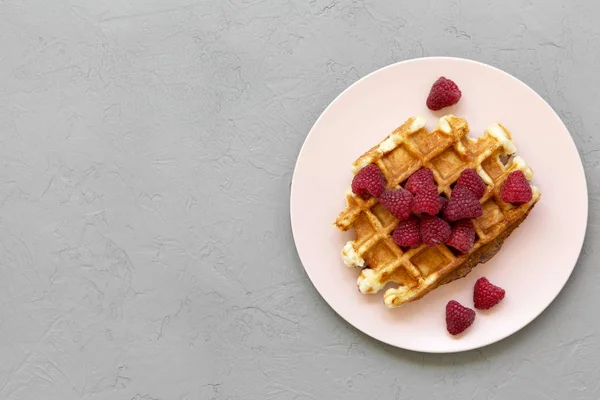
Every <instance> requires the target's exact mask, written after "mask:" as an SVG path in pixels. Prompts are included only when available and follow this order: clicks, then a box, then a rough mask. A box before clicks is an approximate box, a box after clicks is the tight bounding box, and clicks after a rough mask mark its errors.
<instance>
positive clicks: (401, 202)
mask: <svg viewBox="0 0 600 400" xmlns="http://www.w3.org/2000/svg"><path fill="white" fill-rule="evenodd" d="M379 202H380V203H381V205H382V206H383V207H384V208H385V209H386V210H388V211H389V212H390V213H391V214H392V215H393V216H394V217H396V218H398V219H399V220H401V221H402V220H405V219H406V218H408V217H409V216H410V212H411V209H412V204H413V197H412V194H410V192H409V191H408V190H406V189H402V188H400V189H397V190H384V192H383V193H382V194H381V197H380V198H379Z"/></svg>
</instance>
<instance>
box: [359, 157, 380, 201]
mask: <svg viewBox="0 0 600 400" xmlns="http://www.w3.org/2000/svg"><path fill="white" fill-rule="evenodd" d="M385 183H386V182H385V177H384V176H383V174H382V173H381V170H380V169H379V167H378V166H377V165H375V164H369V165H367V166H366V167H364V168H363V169H361V170H360V171H358V173H357V174H356V175H354V178H353V179H352V191H353V192H354V193H355V194H357V195H359V196H361V197H363V198H365V197H368V195H371V196H374V197H379V196H381V193H383V190H384V189H385Z"/></svg>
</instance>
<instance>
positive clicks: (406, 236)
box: [392, 215, 421, 247]
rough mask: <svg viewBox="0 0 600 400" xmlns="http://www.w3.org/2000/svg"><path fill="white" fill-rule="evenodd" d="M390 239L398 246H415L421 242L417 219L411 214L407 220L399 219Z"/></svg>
mask: <svg viewBox="0 0 600 400" xmlns="http://www.w3.org/2000/svg"><path fill="white" fill-rule="evenodd" d="M392 239H394V242H396V244H397V245H398V246H402V247H417V246H418V245H420V244H421V232H420V231H419V219H418V218H417V217H415V216H414V215H411V216H410V217H409V218H408V219H407V220H405V221H400V223H399V224H398V226H397V227H396V229H394V231H393V232H392Z"/></svg>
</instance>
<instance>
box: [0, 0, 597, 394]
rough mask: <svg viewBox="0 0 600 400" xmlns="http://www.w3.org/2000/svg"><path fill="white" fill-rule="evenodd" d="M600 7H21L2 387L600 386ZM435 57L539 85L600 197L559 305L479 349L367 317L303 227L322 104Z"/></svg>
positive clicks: (8, 176) (12, 7)
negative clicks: (434, 349)
mask: <svg viewBox="0 0 600 400" xmlns="http://www.w3.org/2000/svg"><path fill="white" fill-rule="evenodd" d="M401 3H403V4H401ZM599 18H600V4H598V2H597V1H595V0H587V1H568V0H563V1H545V0H536V1H533V0H530V1H517V0H511V1H508V0H504V1H498V2H496V1H492V0H487V1H482V0H468V1H467V0H463V1H460V0H455V1H443V0H437V1H410V2H409V1H402V2H401V1H398V0H380V1H375V0H369V1H359V0H354V1H351V0H312V1H308V0H287V1H285V0H281V1H279V0H263V1H254V0H246V1H241V0H214V1H203V0H196V1H194V0H169V1H167V0H107V1H76V0H53V1H49V0H25V1H21V0H0V182H1V185H0V226H1V229H0V399H10V400H17V399H19V400H23V399H34V400H38V399H39V400H43V399H50V400H54V399H56V400H69V399H94V400H96V399H97V400H108V399H111V400H112V399H126V400H167V399H176V400H183V399H188V400H191V399H200V400H210V399H223V400H233V399H259V400H263V399H269V400H275V399H281V400H283V399H290V400H292V399H296V400H308V399H367V398H374V399H425V398H426V399H434V400H435V399H444V400H452V399H476V400H484V399H525V398H527V399H529V400H536V399H573V400H577V399H598V398H600V379H599V377H600V361H599V359H600V337H598V335H597V332H598V330H599V329H600V321H599V320H598V318H597V305H598V304H599V303H600V290H598V288H599V287H600V271H599V269H598V261H599V255H598V254H595V252H597V251H595V250H594V248H597V247H598V245H599V244H600V243H599V235H598V231H599V229H600V223H599V222H600V221H599V219H598V212H599V207H600V199H599V197H600V188H599V184H598V178H600V171H599V166H600V134H599V133H598V131H599V123H600V116H599V113H598V109H599V108H600V99H599V94H598V93H599V90H598V89H599V87H598V86H599V85H598V84H599V78H598V66H599V65H600V52H599V51H598V49H599V48H600V27H599V25H598V19H599ZM428 55H452V56H463V57H468V58H473V59H476V60H480V61H483V62H486V63H490V64H492V65H495V66H498V67H500V68H502V69H504V70H506V71H508V72H510V73H512V74H514V75H516V76H517V77H519V78H520V79H522V80H524V81H525V82H526V83H528V84H529V85H531V86H532V87H533V88H534V89H535V90H537V91H538V92H539V93H540V94H541V95H542V96H543V97H544V98H545V99H547V100H548V101H549V102H550V104H551V105H552V106H553V107H554V108H555V109H556V110H557V112H558V113H559V114H560V116H561V117H562V118H563V120H564V121H565V123H566V124H567V126H568V128H569V129H570V131H571V133H572V134H573V136H574V138H575V142H576V143H577V146H578V148H579V150H580V152H581V155H582V158H583V160H584V163H585V168H586V172H587V177H588V183H589V190H590V220H589V228H588V236H587V240H586V244H585V247H584V251H583V254H582V256H581V258H580V261H579V264H578V266H577V268H576V269H575V273H574V275H573V276H572V278H571V280H570V281H569V283H568V285H567V286H566V288H565V290H564V291H563V292H562V294H561V295H560V296H559V297H558V299H557V300H556V301H555V302H554V303H553V304H552V306H551V307H550V308H549V309H548V310H547V311H546V312H545V313H544V314H543V315H542V316H541V317H540V318H538V319H537V320H536V321H535V322H534V323H532V324H531V325H530V326H528V327H527V328H526V329H524V330H522V331H521V332H519V333H518V334H516V335H514V336H513V337H511V338H509V339H507V340H504V341H502V342H500V343H498V344H495V345H492V346H490V347H487V348H484V349H481V350H478V351H473V352H468V353H463V354H457V355H422V354H417V353H411V352H407V351H402V350H398V349H395V348H392V347H389V346H386V345H383V344H380V343H378V342H376V341H375V340H372V339H370V338H369V337H366V336H364V335H363V334H361V333H359V332H358V331H357V330H355V329H354V328H352V327H351V326H348V325H347V324H346V323H345V322H344V321H342V320H341V319H340V318H339V317H337V315H336V314H335V313H334V312H333V311H332V310H331V309H330V308H329V307H328V306H327V305H326V304H325V303H324V301H323V300H322V299H321V298H320V297H319V295H318V294H317V293H316V291H315V290H314V288H313V287H312V285H311V283H310V281H309V280H308V278H307V277H306V275H305V273H304V270H303V268H302V266H301V265H300V262H299V260H298V257H297V255H296V251H295V249H294V245H293V240H292V236H291V232H290V225H289V205H288V200H289V185H290V180H291V176H292V171H293V167H294V162H295V159H296V156H297V154H298V151H299V149H300V146H301V144H302V142H303V140H304V138H305V136H306V134H307V132H308V131H309V129H310V127H311V126H312V124H313V123H314V121H315V120H316V118H317V117H318V115H319V114H320V113H321V112H322V110H323V109H324V108H325V107H326V106H327V104H329V102H330V101H331V100H333V98H334V97H335V96H336V95H337V94H338V93H339V92H340V91H342V90H343V89H344V88H346V87H347V86H348V85H349V84H351V83H352V82H354V81H356V80H357V79H358V78H360V77H361V76H363V75H365V74H367V73H369V72H371V71H373V70H374V69H377V68H379V67H382V66H385V65H387V64H389V63H392V62H396V61H400V60H404V59H408V58H413V57H420V56H428ZM542 146H543V145H541V147H540V151H543V147H542ZM556 162H560V160H556ZM557 184H559V183H558V182H557ZM566 206H567V205H566ZM567 210H568V208H567ZM540 284H543V280H542V281H541V282H540ZM532 290H535V288H532Z"/></svg>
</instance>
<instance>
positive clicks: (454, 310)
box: [446, 300, 475, 335]
mask: <svg viewBox="0 0 600 400" xmlns="http://www.w3.org/2000/svg"><path fill="white" fill-rule="evenodd" d="M473 321H475V310H473V309H471V308H467V307H465V306H463V305H462V304H460V303H459V302H458V301H456V300H451V301H449V302H448V304H446V329H448V333H449V334H451V335H458V334H459V333H461V332H464V331H465V329H467V328H468V327H470V326H471V325H472V324H473Z"/></svg>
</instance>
